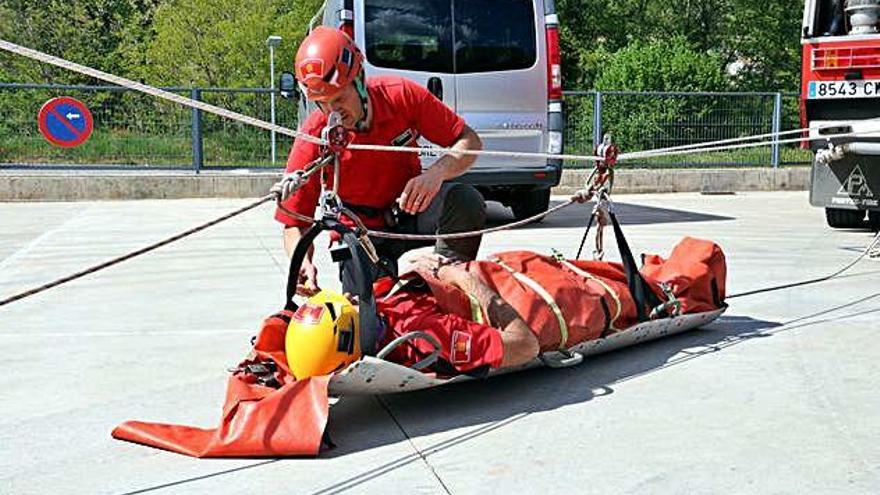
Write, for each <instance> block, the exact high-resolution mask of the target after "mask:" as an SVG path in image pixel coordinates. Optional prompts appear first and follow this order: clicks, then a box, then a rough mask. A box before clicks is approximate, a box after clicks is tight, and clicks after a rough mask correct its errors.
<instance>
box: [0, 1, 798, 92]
mask: <svg viewBox="0 0 880 495" xmlns="http://www.w3.org/2000/svg"><path fill="white" fill-rule="evenodd" d="M320 4H321V0H294V1H290V0H251V1H249V2H241V1H238V0H77V1H74V2H70V1H63V0H45V1H41V2H33V1H31V0H0V38H3V39H7V40H10V41H13V42H15V43H19V44H22V45H25V46H28V47H32V48H36V49H38V50H42V51H46V52H48V53H51V54H53V55H57V56H60V57H63V58H67V59H70V60H73V61H76V62H79V63H83V64H86V65H91V66H95V67H98V68H100V69H102V70H105V71H108V72H114V73H119V74H122V75H124V76H128V77H132V78H139V79H144V80H146V81H147V82H150V83H153V84H162V85H182V86H188V85H191V84H192V85H211V86H235V87H241V86H266V85H268V81H267V73H268V64H269V60H268V55H267V50H266V46H265V39H266V37H267V36H269V35H273V34H274V35H280V36H282V37H283V38H284V41H283V42H282V45H281V47H280V48H279V50H278V53H277V58H276V62H277V63H278V66H279V68H289V65H290V62H291V60H292V58H293V55H294V53H295V49H296V46H297V43H298V42H299V40H300V39H301V38H302V36H303V35H304V33H305V30H306V25H307V23H308V20H309V18H310V17H311V16H312V15H313V14H314V13H315V12H316V11H317V10H318V8H319V6H320ZM556 5H557V10H558V12H559V17H560V22H561V25H560V33H561V41H562V54H563V71H564V74H563V75H564V81H565V83H564V84H565V87H566V88H567V89H585V90H586V89H593V88H595V87H599V86H602V85H606V84H611V83H610V80H609V78H611V77H612V76H611V74H612V73H621V72H622V71H623V70H624V69H629V70H635V69H639V71H638V72H639V76H638V77H636V78H633V77H628V78H627V81H629V82H633V84H636V83H638V84H641V86H630V87H627V89H661V88H663V89H670V90H671V89H675V90H687V89H710V86H712V87H714V86H713V85H715V84H716V82H717V81H715V79H714V78H710V79H700V80H699V81H700V82H701V83H706V84H708V86H699V85H696V84H695V82H694V80H693V79H692V78H691V77H689V76H685V77H682V78H680V79H677V80H671V79H669V74H670V73H669V70H670V67H669V66H668V65H664V64H662V63H660V64H658V63H656V62H654V61H653V60H649V54H645V55H639V54H638V53H636V52H637V51H639V50H643V49H645V47H654V48H652V49H653V50H657V49H659V48H657V47H659V46H662V43H663V42H668V41H669V40H673V39H682V40H685V42H686V43H683V44H682V43H679V44H682V45H683V46H684V45H686V46H687V47H688V48H689V49H690V50H691V51H692V52H693V53H695V54H699V55H700V56H699V57H691V59H693V60H697V59H699V60H700V62H699V63H700V64H701V65H700V67H703V65H702V64H704V63H709V62H711V63H714V64H716V67H715V69H716V72H717V73H718V74H721V75H723V76H724V75H725V74H726V69H727V68H728V67H731V66H734V67H738V68H739V70H738V71H737V72H736V73H735V74H733V75H732V76H724V77H727V78H728V79H729V85H730V86H731V87H733V88H735V89H741V90H766V91H776V90H783V91H796V90H797V87H798V77H799V68H800V56H799V49H800V45H799V26H800V19H801V13H802V8H803V3H802V0H775V1H771V2H767V1H761V0H701V1H696V0H590V1H585V0H557V2H556ZM677 43H678V42H677ZM619 52H622V54H620V55H618V53H619ZM623 53H625V55H624V54H623ZM639 57H640V58H641V59H642V60H643V61H644V62H645V65H644V66H634V65H633V64H632V63H630V61H631V60H634V59H635V58H639ZM609 64H612V65H614V64H622V68H620V69H613V68H610V67H609ZM731 64H733V65H731ZM651 71H656V72H657V74H654V75H651V74H649V72H651ZM600 79H601V81H602V82H601V83H600ZM0 80H2V81H27V82H47V83H49V82H65V83H75V82H92V81H88V79H87V78H84V77H82V76H78V75H75V74H72V73H69V72H67V71H64V70H63V69H57V68H53V67H50V66H47V65H44V64H39V63H35V62H32V61H30V60H26V59H22V58H21V57H17V56H13V55H10V54H7V53H0ZM618 82H623V81H622V80H621V81H618ZM615 87H618V86H615Z"/></svg>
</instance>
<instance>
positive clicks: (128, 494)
mask: <svg viewBox="0 0 880 495" xmlns="http://www.w3.org/2000/svg"><path fill="white" fill-rule="evenodd" d="M281 460H283V459H270V460H267V461H261V462H256V463H254V464H248V465H247V466H239V467H236V468H232V469H224V470H223V471H217V472H216V473H210V474H203V475H201V476H194V477H192V478H187V479H184V480H178V481H171V482H168V483H163V484H161V485H155V486H151V487H148V488H142V489H140V490H134V491H130V492H124V493H122V494H120V495H136V494H138V493H147V492H154V491H156V490H162V489H165V488H171V487H172V486H178V485H182V484H184V483H192V482H194V481H201V480H205V479H208V478H213V477H214V476H222V475H224V474H230V473H235V472H238V471H244V470H245V469H251V468H256V467H263V466H265V465H267V464H272V463H275V462H279V461H281Z"/></svg>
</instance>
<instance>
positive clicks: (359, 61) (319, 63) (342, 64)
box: [295, 26, 363, 102]
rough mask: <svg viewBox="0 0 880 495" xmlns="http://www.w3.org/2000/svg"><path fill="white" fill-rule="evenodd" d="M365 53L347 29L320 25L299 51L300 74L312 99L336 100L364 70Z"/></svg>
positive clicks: (306, 91) (310, 34)
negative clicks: (362, 52) (345, 31)
mask: <svg viewBox="0 0 880 495" xmlns="http://www.w3.org/2000/svg"><path fill="white" fill-rule="evenodd" d="M362 66H363V55H361V52H360V50H358V47H357V46H356V45H355V44H354V42H353V41H352V40H351V38H349V37H348V35H347V34H345V33H344V32H342V31H340V30H338V29H334V28H330V27H326V26H319V27H317V28H315V30H314V31H312V32H311V33H309V35H308V36H307V37H306V39H305V40H303V42H302V44H301V45H300V46H299V50H298V51H297V52H296V67H295V70H296V78H297V79H298V80H299V86H300V88H301V89H302V91H303V94H305V95H306V98H308V99H309V100H312V101H319V102H326V101H329V100H332V99H333V98H334V97H335V96H336V95H338V94H339V92H340V91H342V89H343V88H345V86H346V85H347V84H349V83H351V82H355V81H356V80H357V78H358V76H360V74H361V70H362Z"/></svg>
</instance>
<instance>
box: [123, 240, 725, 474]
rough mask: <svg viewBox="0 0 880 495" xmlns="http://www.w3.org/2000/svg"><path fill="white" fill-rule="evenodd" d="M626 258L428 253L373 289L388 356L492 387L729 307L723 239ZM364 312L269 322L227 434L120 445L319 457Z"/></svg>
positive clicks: (303, 313) (240, 381)
mask: <svg viewBox="0 0 880 495" xmlns="http://www.w3.org/2000/svg"><path fill="white" fill-rule="evenodd" d="M615 226H616V224H615ZM619 244H620V243H619ZM619 247H620V246H619ZM621 255H622V258H623V263H613V262H605V261H579V260H566V259H562V258H561V257H558V256H546V255H542V254H538V253H534V252H528V251H513V252H505V253H498V254H495V255H494V256H492V257H490V258H489V259H486V260H481V261H469V262H448V260H445V259H443V258H440V257H439V256H437V255H428V256H423V257H421V258H419V259H417V260H416V261H415V263H414V269H413V270H412V271H410V272H408V273H406V274H404V275H403V276H402V277H401V279H400V283H394V282H393V281H391V280H390V279H381V280H379V281H378V282H376V283H375V284H374V285H373V289H374V293H375V295H376V300H375V312H376V317H377V318H378V320H379V321H380V324H379V329H380V330H379V332H380V335H379V336H378V344H379V345H378V347H379V348H383V351H380V352H379V353H378V354H377V355H376V358H379V359H385V360H388V361H392V362H394V363H397V364H400V365H404V366H408V367H410V368H412V369H413V370H418V371H417V372H423V373H430V374H433V375H434V376H438V377H440V376H452V375H457V374H463V373H464V374H468V375H471V376H475V377H479V376H485V375H486V374H487V373H488V372H489V371H491V370H492V369H499V368H508V367H515V366H518V365H521V364H525V363H528V362H530V361H532V360H534V359H535V358H536V357H542V360H543V359H544V356H547V355H550V354H555V353H553V352H551V351H558V350H565V349H569V348H571V347H574V346H576V345H578V344H581V343H583V342H588V341H591V340H593V341H596V340H601V339H603V338H605V337H609V336H613V335H614V334H615V333H617V332H624V331H626V330H627V329H631V328H633V327H634V326H636V325H637V324H639V323H640V322H644V321H647V320H650V319H660V318H669V317H674V316H677V315H680V314H687V313H704V314H705V313H706V312H712V311H714V310H717V309H721V308H724V307H726V306H725V303H724V297H725V279H726V264H725V259H724V254H723V253H722V251H721V249H720V247H719V246H718V245H716V244H715V243H713V242H711V241H706V240H700V239H694V238H689V237H687V238H684V239H683V240H682V241H681V242H679V243H678V245H677V246H676V247H675V248H674V249H673V251H672V253H671V255H670V256H669V258H668V259H664V258H661V257H660V256H654V255H647V256H643V258H642V261H643V263H642V267H641V269H634V266H635V265H634V263H633V262H632V256H631V255H629V254H628V248H626V250H624V249H622V250H621ZM294 283H295V279H294ZM358 303H359V301H357V300H355V301H351V300H350V299H349V298H348V297H345V296H343V295H342V294H339V293H334V292H332V291H329V290H324V291H322V292H321V293H319V294H317V295H315V296H312V297H310V298H309V299H308V300H307V301H306V302H305V303H304V304H302V305H301V306H299V307H298V308H296V309H295V311H291V310H285V311H283V312H282V313H279V314H276V315H273V316H271V317H269V318H267V319H266V320H265V322H264V323H263V327H262V329H261V331H260V333H259V334H258V335H257V337H256V339H255V340H254V346H253V351H252V352H251V354H250V355H249V356H248V358H247V359H246V360H245V361H243V362H242V363H241V364H240V365H239V366H238V367H236V368H234V369H233V370H232V375H231V376H230V377H229V384H228V389H227V396H226V401H225V403H224V406H223V417H222V421H221V425H220V426H219V427H217V428H213V429H204V428H196V427H191V426H182V425H168V424H159V423H147V422H141V421H127V422H125V423H123V424H121V425H119V426H118V427H117V428H116V429H114V430H113V436H114V437H115V438H118V439H121V440H127V441H131V442H136V443H141V444H145V445H150V446H154V447H158V448H163V449H167V450H172V451H175V452H179V453H183V454H186V455H191V456H196V457H229V456H235V457H266V456H289V455H316V454H318V452H319V451H320V448H321V445H322V438H323V436H324V432H325V427H326V424H327V419H328V417H329V406H328V394H329V386H330V383H331V381H332V380H333V378H334V377H335V376H339V375H341V374H342V373H339V372H342V371H349V367H356V366H358V365H359V364H360V363H359V362H358V360H359V359H361V357H362V355H370V354H371V353H370V351H369V350H368V351H367V352H363V353H362V352H361V349H360V342H361V339H360V337H361V336H360V335H359V332H360V321H361V320H362V317H363V316H364V313H365V312H367V311H373V310H372V309H367V308H369V307H372V305H370V304H363V303H361V304H358ZM365 306H366V307H365ZM386 351H387V352H386ZM545 362H546V361H545ZM547 364H550V363H549V362H548V363H547ZM551 366H552V364H551ZM323 443H326V442H323Z"/></svg>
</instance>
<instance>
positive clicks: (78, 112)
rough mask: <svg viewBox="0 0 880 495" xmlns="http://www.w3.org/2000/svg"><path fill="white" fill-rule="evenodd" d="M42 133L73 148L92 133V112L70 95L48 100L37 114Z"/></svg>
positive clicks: (59, 144)
mask: <svg viewBox="0 0 880 495" xmlns="http://www.w3.org/2000/svg"><path fill="white" fill-rule="evenodd" d="M37 123H38V124H39V126H40V133H41V134H42V135H43V137H45V138H46V140H47V141H49V142H50V143H52V144H54V145H57V146H61V147H62V148H73V147H74V146H79V145H80V144H82V143H84V142H85V141H86V139H88V138H89V136H91V135H92V129H93V126H94V122H93V121H92V112H90V111H89V109H88V107H86V106H85V105H84V104H83V103H82V102H81V101H79V100H76V99H74V98H70V97H68V96H61V97H58V98H52V99H51V100H49V101H47V102H46V103H45V104H44V105H43V107H42V108H40V113H39V114H38V115H37Z"/></svg>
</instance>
